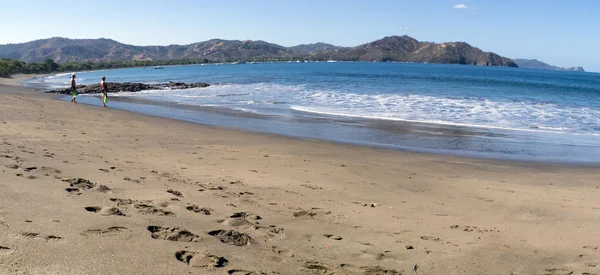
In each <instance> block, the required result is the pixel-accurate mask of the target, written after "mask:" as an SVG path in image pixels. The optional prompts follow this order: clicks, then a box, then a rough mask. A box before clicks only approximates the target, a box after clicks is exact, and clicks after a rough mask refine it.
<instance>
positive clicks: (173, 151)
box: [0, 86, 600, 275]
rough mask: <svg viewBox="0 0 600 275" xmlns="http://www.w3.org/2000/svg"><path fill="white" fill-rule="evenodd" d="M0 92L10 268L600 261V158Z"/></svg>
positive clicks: (374, 270)
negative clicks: (482, 149) (469, 149)
mask: <svg viewBox="0 0 600 275" xmlns="http://www.w3.org/2000/svg"><path fill="white" fill-rule="evenodd" d="M0 99H1V100H0V118H1V119H0V139H1V140H0V148H1V151H0V154H1V155H2V156H3V157H2V158H0V168H1V170H0V171H1V172H0V173H1V174H2V175H1V176H0V190H2V191H3V192H0V228H1V229H2V231H0V246H1V247H3V248H2V249H1V250H0V273H3V272H4V273H9V274H13V273H17V274H48V273H50V274H82V273H83V274H106V273H111V274H112V273H114V274H148V273H153V274H181V273H189V272H192V273H201V274H227V273H228V272H229V273H230V274H237V273H235V272H237V271H240V272H241V270H243V271H244V272H246V273H239V274H248V273H250V272H252V271H254V272H257V274H260V273H258V272H265V273H267V274H272V273H274V272H279V273H280V274H313V273H323V272H325V273H328V274H331V273H335V274H369V275H374V274H386V273H384V272H387V274H399V273H401V274H412V273H413V272H414V271H413V270H414V268H415V265H416V266H418V274H482V273H483V274H510V273H512V274H538V273H548V272H549V271H548V270H558V271H560V272H563V273H569V272H575V273H576V274H581V273H583V272H588V273H594V272H598V268H597V267H596V266H594V264H600V263H597V259H598V256H600V254H599V253H600V251H598V250H597V248H596V249H594V247H598V246H599V245H600V243H598V241H597V240H600V232H598V231H597V230H595V228H597V227H598V226H600V222H599V221H598V219H597V214H598V213H599V212H598V211H600V210H598V208H597V205H596V200H595V198H596V197H597V196H598V195H600V189H598V188H600V186H599V185H598V182H600V171H599V170H598V169H594V168H587V167H571V166H565V165H548V164H539V163H529V164H528V163H520V162H511V161H491V160H478V159H471V158H461V157H454V156H444V155H434V154H422V153H411V152H403V151H398V150H390V149H377V148H369V147H364V146H351V145H343V144H338V143H333V142H327V141H320V140H310V139H298V138H289V137H282V136H275V135H270V134H260V133H250V132H245V131H241V130H236V129H227V128H224V127H214V126H205V125H199V124H196V123H190V122H185V121H179V120H174V119H167V118H160V117H153V116H147V115H143V114H139V113H132V112H127V111H122V110H115V109H106V108H102V107H94V106H87V105H82V104H77V105H75V104H72V103H69V102H64V101H60V100H55V99H52V98H51V97H46V96H42V95H38V94H37V93H33V92H32V91H31V89H28V88H23V87H14V88H9V89H7V87H6V86H2V87H0ZM74 178H82V179H85V180H89V181H91V182H92V183H94V184H95V185H90V186H88V185H86V183H85V182H82V181H81V180H76V181H75V180H73V179H74ZM100 185H103V186H104V187H100ZM86 186H87V187H86ZM75 189H77V190H75ZM206 213H209V214H210V215H208V214H206ZM182 230H186V232H189V233H181V232H182ZM228 230H232V231H228ZM235 232H237V233H235ZM169 236H170V237H169ZM227 236H237V237H227ZM248 237H249V238H250V239H248ZM236 244H240V245H241V246H238V245H236ZM178 255H179V256H178ZM181 255H189V259H188V260H187V262H186V261H185V260H181V259H186V257H187V256H186V257H181ZM213 256H214V257H213ZM217 258H218V259H220V260H219V262H220V263H221V264H216V261H210V260H209V259H217ZM225 260H226V261H225ZM211 263H212V267H211ZM194 265H196V266H194Z"/></svg>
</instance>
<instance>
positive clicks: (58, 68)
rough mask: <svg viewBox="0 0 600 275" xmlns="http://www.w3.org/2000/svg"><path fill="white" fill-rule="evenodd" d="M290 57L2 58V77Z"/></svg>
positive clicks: (262, 60) (0, 68)
mask: <svg viewBox="0 0 600 275" xmlns="http://www.w3.org/2000/svg"><path fill="white" fill-rule="evenodd" d="M288 60H291V59H288V58H278V57H274V58H260V60H255V59H250V58H248V59H238V58H229V59H227V60H218V61H217V60H209V59H172V60H147V61H139V60H131V61H111V62H92V61H78V62H67V63H64V64H58V63H56V62H54V60H52V59H46V60H45V61H44V62H38V63H35V62H32V63H26V62H23V61H19V60H14V59H7V58H2V59H0V77H10V76H11V75H13V74H47V73H54V72H78V71H91V70H104V69H119V68H133V67H154V66H169V65H193V64H209V63H218V62H228V63H231V62H251V61H260V62H278V61H288ZM294 60H296V59H294ZM301 60H303V59H301Z"/></svg>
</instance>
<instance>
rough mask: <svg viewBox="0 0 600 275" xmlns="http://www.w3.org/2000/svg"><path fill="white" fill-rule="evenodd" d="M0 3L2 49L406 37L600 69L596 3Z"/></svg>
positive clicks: (347, 42)
mask: <svg viewBox="0 0 600 275" xmlns="http://www.w3.org/2000/svg"><path fill="white" fill-rule="evenodd" d="M0 6H1V8H2V10H3V11H4V12H2V16H0V44H7V43H21V42H27V41H31V40H36V39H42V38H49V37H55V36H60V37H68V38H100V37H103V38H110V39H114V40H117V41H119V42H122V43H126V44H133V45H169V44H190V43H194V42H200V41H205V40H209V39H212V38H221V39H238V40H246V39H250V40H264V41H268V42H272V43H276V44H280V45H283V46H294V45H297V44H305V43H314V42H326V43H330V44H334V45H338V46H357V45H360V44H364V43H368V42H371V41H374V40H377V39H380V38H383V37H385V36H391V35H409V36H411V37H414V38H415V39H417V40H420V41H432V42H449V41H465V42H467V43H469V44H471V45H473V46H476V47H478V48H480V49H482V50H484V51H491V52H495V53H497V54H500V55H502V56H506V57H509V58H530V59H532V58H535V59H539V60H541V61H544V62H546V63H549V64H551V65H556V66H583V67H584V68H585V69H586V70H587V71H595V72H600V35H599V33H600V1H599V0H571V1H566V0H563V1H558V0H520V1H516V0H486V1H479V0H473V1H470V0H454V1H450V0H448V1H447V0H437V1H435V0H418V1H417V0H411V1H408V0H406V1H404V0H369V1H367V0H361V1H359V0H236V1H234V0H211V1H205V0H170V1H166V0H165V1H162V0H145V1H140V0H119V1H115V0H101V1H92V0H78V1H74V0H70V1H63V0H43V1H42V0H39V1H34V0H18V1H2V4H1V5H0Z"/></svg>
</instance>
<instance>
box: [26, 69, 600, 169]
mask: <svg viewBox="0 0 600 275" xmlns="http://www.w3.org/2000/svg"><path fill="white" fill-rule="evenodd" d="M162 68H163V69H154V68H152V67H148V68H132V69H118V70H105V71H92V72H80V73H77V80H78V83H79V84H92V83H94V84H95V83H98V82H99V81H100V77H101V76H106V78H107V81H110V82H144V83H162V82H168V81H182V82H206V83H209V84H210V85H211V86H210V87H208V88H199V89H189V90H153V91H143V92H138V93H118V94H110V95H109V103H108V105H109V106H110V107H112V108H118V109H124V110H130V111H134V112H140V113H145V114H150V115H157V116H164V117H171V118H175V119H182V120H186V121H190V122H196V123H201V124H208V125H216V126H223V127H231V128H239V129H244V130H249V131H256V132H264V133H272V134H279V135H285V136H294V137H301V138H312V139H322V140H328V141H335V142H342V143H349V144H357V145H366V146H372V147H381V148H394V149H400V150H409V151H417V152H431V153H441V154H452V155H460V156H471V157H483V158H494V159H511V160H524V161H548V162H567V163H593V164H598V163H599V162H600V158H599V156H600V74H596V73H580V72H558V71H542V70H528V69H519V68H504V67H478V66H465V65H440V64H415V63H371V62H318V63H317V62H314V63H313V62H306V63H305V62H289V63H256V64H250V63H247V64H211V65H191V66H166V67H162ZM69 75H70V74H59V75H53V76H49V77H46V78H38V79H31V80H28V81H26V82H25V83H24V84H25V85H28V86H36V87H40V86H41V87H44V88H57V87H65V86H67V85H68V81H69ZM63 99H65V100H68V98H67V97H65V98H63ZM78 101H79V102H82V103H85V104H94V105H100V99H99V97H98V95H81V96H79V97H78ZM90 119H93V118H90Z"/></svg>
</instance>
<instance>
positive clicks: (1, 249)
mask: <svg viewBox="0 0 600 275" xmlns="http://www.w3.org/2000/svg"><path fill="white" fill-rule="evenodd" d="M13 252H14V250H12V249H11V248H10V247H8V246H3V245H0V256H6V255H10V254H12V253H13Z"/></svg>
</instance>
